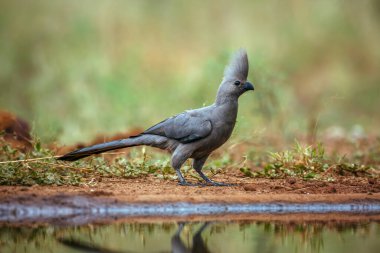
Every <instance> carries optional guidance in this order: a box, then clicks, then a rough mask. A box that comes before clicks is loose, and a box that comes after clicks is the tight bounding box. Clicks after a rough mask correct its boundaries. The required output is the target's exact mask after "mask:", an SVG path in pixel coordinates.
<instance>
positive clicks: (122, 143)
mask: <svg viewBox="0 0 380 253" xmlns="http://www.w3.org/2000/svg"><path fill="white" fill-rule="evenodd" d="M139 145H148V146H153V147H157V148H161V149H166V148H168V145H169V142H168V139H167V138H166V137H162V136H152V135H137V136H131V137H129V138H127V139H122V140H117V141H110V142H105V143H101V144H96V145H93V146H90V147H85V148H81V149H78V150H75V151H72V152H70V153H67V154H65V155H63V156H61V157H59V158H58V160H63V161H76V160H79V159H82V158H85V157H87V156H90V155H94V154H100V153H103V152H107V151H110V150H115V149H120V148H127V147H133V146H139Z"/></svg>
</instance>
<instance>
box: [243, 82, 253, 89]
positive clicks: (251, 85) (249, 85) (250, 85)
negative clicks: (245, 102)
mask: <svg viewBox="0 0 380 253" xmlns="http://www.w3.org/2000/svg"><path fill="white" fill-rule="evenodd" d="M243 88H244V90H245V91H249V90H254V89H255V88H254V87H253V84H251V83H250V82H245V83H244V86H243Z"/></svg>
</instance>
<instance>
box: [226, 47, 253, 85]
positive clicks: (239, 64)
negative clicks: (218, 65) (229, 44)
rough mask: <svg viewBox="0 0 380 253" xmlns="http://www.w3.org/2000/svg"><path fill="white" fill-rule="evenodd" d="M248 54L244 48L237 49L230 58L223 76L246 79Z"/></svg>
mask: <svg viewBox="0 0 380 253" xmlns="http://www.w3.org/2000/svg"><path fill="white" fill-rule="evenodd" d="M248 68H249V65H248V56H247V52H246V51H245V49H240V50H238V51H237V52H236V53H235V54H234V55H233V57H232V58H231V61H230V64H229V65H228V66H227V67H226V69H225V70H224V77H226V78H237V79H239V80H247V76H248Z"/></svg>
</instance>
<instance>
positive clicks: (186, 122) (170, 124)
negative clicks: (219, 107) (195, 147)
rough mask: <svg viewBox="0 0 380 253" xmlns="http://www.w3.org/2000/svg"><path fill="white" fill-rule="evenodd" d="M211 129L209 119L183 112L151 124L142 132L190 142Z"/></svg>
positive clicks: (200, 137)
mask: <svg viewBox="0 0 380 253" xmlns="http://www.w3.org/2000/svg"><path fill="white" fill-rule="evenodd" d="M211 131H212V124H211V121H210V120H209V119H207V118H205V117H202V116H201V115H199V114H197V113H191V112H184V113H181V114H178V115H176V116H173V117H170V118H168V119H166V120H164V121H161V122H160V123H158V124H156V125H154V126H152V127H151V128H149V129H147V130H146V131H144V132H143V133H142V134H155V135H160V136H165V137H168V138H170V139H175V140H177V141H179V142H181V143H190V142H194V141H197V140H199V139H202V138H204V137H206V136H208V135H209V134H210V133H211Z"/></svg>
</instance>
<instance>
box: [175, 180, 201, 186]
mask: <svg viewBox="0 0 380 253" xmlns="http://www.w3.org/2000/svg"><path fill="white" fill-rule="evenodd" d="M178 185H180V186H200V185H201V184H194V183H189V182H186V181H180V182H178Z"/></svg>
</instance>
